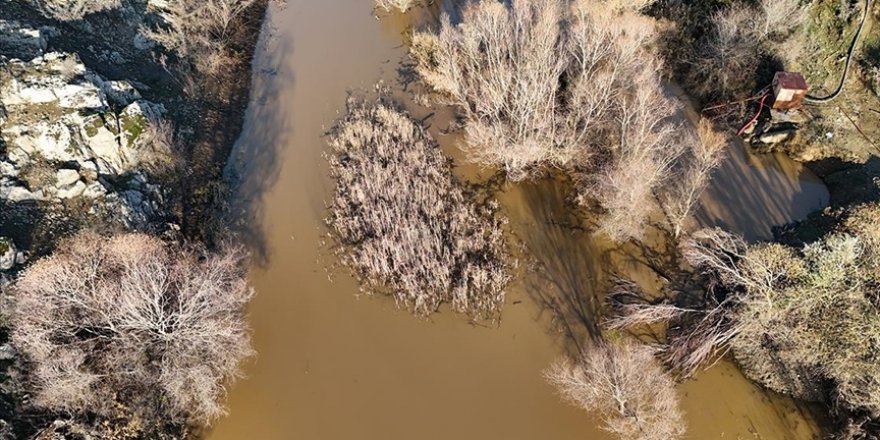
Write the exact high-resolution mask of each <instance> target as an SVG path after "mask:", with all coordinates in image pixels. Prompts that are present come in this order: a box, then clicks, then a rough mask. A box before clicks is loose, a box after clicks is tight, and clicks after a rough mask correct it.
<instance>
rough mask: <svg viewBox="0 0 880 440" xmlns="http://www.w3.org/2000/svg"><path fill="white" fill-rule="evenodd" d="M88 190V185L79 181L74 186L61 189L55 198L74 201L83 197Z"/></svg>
mask: <svg viewBox="0 0 880 440" xmlns="http://www.w3.org/2000/svg"><path fill="white" fill-rule="evenodd" d="M85 190H86V184H85V183H83V182H82V181H81V180H77V181H76V182H75V183H74V184H72V185H68V186H65V187H63V188H59V189H58V191H57V192H56V193H55V196H56V197H58V198H59V199H72V198H74V197H79V196H81V195H83V193H84V192H85Z"/></svg>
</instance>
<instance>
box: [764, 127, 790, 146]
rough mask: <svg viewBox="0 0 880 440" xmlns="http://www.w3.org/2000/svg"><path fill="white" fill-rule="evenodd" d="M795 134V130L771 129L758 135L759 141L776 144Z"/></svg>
mask: <svg viewBox="0 0 880 440" xmlns="http://www.w3.org/2000/svg"><path fill="white" fill-rule="evenodd" d="M793 136H794V130H777V131H769V132H767V133H764V134H762V135H761V136H759V137H758V141H760V142H761V143H764V144H767V145H776V144H778V143H781V142H785V141H787V140H789V139H791V138H792V137H793Z"/></svg>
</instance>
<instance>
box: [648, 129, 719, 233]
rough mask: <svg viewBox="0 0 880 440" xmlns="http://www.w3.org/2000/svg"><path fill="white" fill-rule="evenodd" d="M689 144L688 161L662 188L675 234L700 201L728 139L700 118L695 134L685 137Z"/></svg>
mask: <svg viewBox="0 0 880 440" xmlns="http://www.w3.org/2000/svg"><path fill="white" fill-rule="evenodd" d="M686 142H687V144H688V145H689V146H691V148H689V149H688V153H687V155H686V157H687V161H686V162H685V163H684V164H683V166H681V167H679V169H677V170H676V171H675V174H674V177H672V178H671V179H670V180H671V182H672V183H671V184H670V185H668V186H667V188H665V191H664V197H663V204H664V211H665V212H666V215H667V216H668V217H669V218H668V220H669V223H670V225H671V227H672V232H673V235H675V237H678V236H680V235H681V233H682V231H683V229H684V227H685V223H686V221H687V220H688V218H689V217H690V214H691V211H692V210H693V208H694V205H696V203H697V201H699V198H700V194H702V193H703V190H705V189H706V186H707V185H708V184H709V181H710V180H711V178H712V172H713V171H715V169H717V168H718V167H719V166H721V164H722V163H723V162H724V158H725V157H726V151H727V146H728V144H729V140H728V139H727V137H726V136H724V135H723V134H721V133H719V132H717V131H715V130H714V129H713V128H712V125H711V123H709V121H707V120H705V119H703V120H700V123H699V125H698V127H697V134H696V137H694V138H691V139H688V140H687V141H686Z"/></svg>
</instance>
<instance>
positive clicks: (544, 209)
mask: <svg viewBox="0 0 880 440" xmlns="http://www.w3.org/2000/svg"><path fill="white" fill-rule="evenodd" d="M515 192H516V195H517V196H518V197H520V198H521V202H520V203H517V204H516V206H515V208H519V210H520V211H519V212H515V213H514V214H515V215H516V217H515V218H514V222H516V223H521V225H520V226H521V227H522V229H521V230H522V232H519V238H520V240H521V241H522V243H523V245H524V246H525V247H526V248H527V249H528V251H529V252H530V255H531V257H532V260H531V261H529V262H528V264H527V266H528V268H527V274H526V277H525V288H526V289H527V291H528V294H529V295H530V296H531V297H532V299H533V300H534V301H535V302H536V303H537V304H538V305H539V307H540V309H541V312H542V313H543V312H550V313H551V314H552V315H553V318H554V324H555V325H558V327H559V328H558V330H561V331H562V333H563V334H564V335H565V336H566V339H567V341H566V349H567V350H569V351H570V352H572V353H576V352H580V351H581V348H582V344H584V343H588V342H589V341H591V340H592V341H596V340H599V339H600V338H601V326H600V321H599V320H600V318H601V312H602V307H603V306H602V302H603V301H602V297H603V295H604V291H605V286H606V284H607V280H608V274H607V273H606V272H605V268H606V267H608V261H607V253H606V250H605V248H604V246H603V245H602V244H601V243H600V242H599V241H598V240H597V239H596V238H595V237H594V236H593V234H592V233H591V231H588V230H587V229H586V228H584V227H583V226H582V225H581V223H580V220H579V219H578V218H577V216H576V214H575V213H574V210H573V209H572V207H571V206H570V203H569V195H570V191H569V188H568V185H567V184H565V183H564V182H559V181H557V180H543V181H540V182H537V183H526V184H522V185H520V186H519V187H518V188H516V190H515ZM553 330H554V331H555V330H557V329H553Z"/></svg>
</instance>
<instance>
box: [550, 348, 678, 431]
mask: <svg viewBox="0 0 880 440" xmlns="http://www.w3.org/2000/svg"><path fill="white" fill-rule="evenodd" d="M544 377H545V378H546V379H547V380H548V381H549V382H550V383H551V384H553V385H554V386H556V388H557V389H558V391H559V393H560V394H561V395H562V396H563V397H565V398H566V400H568V401H570V402H571V403H572V404H574V405H577V406H578V407H580V408H583V409H584V410H587V411H595V412H598V413H599V414H601V416H602V418H603V421H604V425H603V428H604V429H606V430H608V431H609V432H612V433H614V434H615V435H617V436H618V437H620V438H621V439H622V440H675V439H679V438H682V437H683V436H684V434H685V423H684V420H683V416H682V413H681V410H680V409H679V407H678V396H677V395H676V393H675V388H674V386H675V383H674V382H673V380H672V379H671V378H670V377H669V375H668V374H666V372H665V371H663V368H662V366H661V365H660V363H659V362H657V361H656V359H654V355H653V353H652V350H651V348H649V347H647V346H645V345H640V344H636V343H633V342H629V341H621V342H620V343H618V344H599V345H592V346H590V348H589V349H588V350H587V352H586V353H585V354H584V356H583V358H582V359H579V360H577V361H572V360H568V359H566V360H563V361H560V362H557V363H555V364H554V365H553V366H552V367H551V368H550V369H549V370H547V371H546V372H545V373H544Z"/></svg>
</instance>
